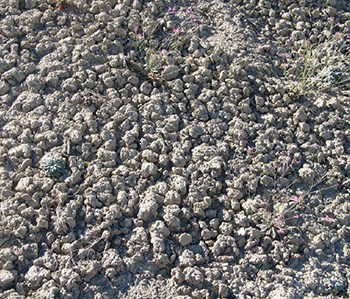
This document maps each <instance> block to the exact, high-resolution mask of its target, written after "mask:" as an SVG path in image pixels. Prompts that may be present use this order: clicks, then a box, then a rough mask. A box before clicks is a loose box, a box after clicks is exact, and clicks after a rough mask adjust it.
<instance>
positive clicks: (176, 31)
mask: <svg viewBox="0 0 350 299" xmlns="http://www.w3.org/2000/svg"><path fill="white" fill-rule="evenodd" d="M173 32H174V33H175V34H177V33H180V32H181V29H180V28H174V29H173Z"/></svg>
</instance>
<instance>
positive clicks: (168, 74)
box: [162, 65, 179, 81]
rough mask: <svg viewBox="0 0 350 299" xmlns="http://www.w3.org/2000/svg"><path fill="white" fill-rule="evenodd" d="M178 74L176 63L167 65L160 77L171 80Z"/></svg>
mask: <svg viewBox="0 0 350 299" xmlns="http://www.w3.org/2000/svg"><path fill="white" fill-rule="evenodd" d="M178 75H179V67H178V66H176V65H169V66H168V67H167V68H166V69H165V70H164V71H163V72H162V77H163V79H164V80H166V81H171V80H174V79H176V78H177V76H178Z"/></svg>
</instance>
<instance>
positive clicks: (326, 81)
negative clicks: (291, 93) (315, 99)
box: [277, 18, 350, 94]
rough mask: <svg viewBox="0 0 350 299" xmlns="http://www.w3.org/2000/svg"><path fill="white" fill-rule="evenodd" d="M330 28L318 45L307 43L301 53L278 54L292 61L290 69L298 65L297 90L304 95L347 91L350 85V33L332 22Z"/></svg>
mask: <svg viewBox="0 0 350 299" xmlns="http://www.w3.org/2000/svg"><path fill="white" fill-rule="evenodd" d="M329 26H330V28H329V30H326V31H325V33H323V35H321V36H320V37H319V40H318V42H311V41H308V40H304V41H303V42H302V43H301V44H300V45H299V48H298V50H297V51H294V52H292V53H288V52H282V53H280V52H278V53H277V55H278V56H280V57H284V58H285V59H286V60H287V62H288V61H289V65H291V64H295V62H296V64H297V82H296V86H295V88H296V89H297V90H298V92H299V93H300V94H307V93H310V92H320V91H321V92H322V91H329V90H330V89H334V88H341V89H345V88H346V87H347V86H348V84H349V83H350V66H349V63H348V61H349V56H350V29H349V28H347V27H344V26H343V25H341V24H339V23H338V24H334V19H332V18H330V20H329ZM292 58H293V59H292ZM290 69H293V67H291V68H290Z"/></svg>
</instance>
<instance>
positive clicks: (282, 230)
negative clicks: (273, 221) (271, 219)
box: [277, 227, 286, 235]
mask: <svg viewBox="0 0 350 299" xmlns="http://www.w3.org/2000/svg"><path fill="white" fill-rule="evenodd" d="M277 233H278V234H280V235H283V234H285V233H286V230H285V229H284V228H282V227H281V228H279V229H278V230H277Z"/></svg>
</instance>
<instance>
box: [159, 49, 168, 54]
mask: <svg viewBox="0 0 350 299" xmlns="http://www.w3.org/2000/svg"><path fill="white" fill-rule="evenodd" d="M167 52H168V51H167V50H165V49H161V50H160V53H162V54H163V55H166V53H167Z"/></svg>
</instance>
